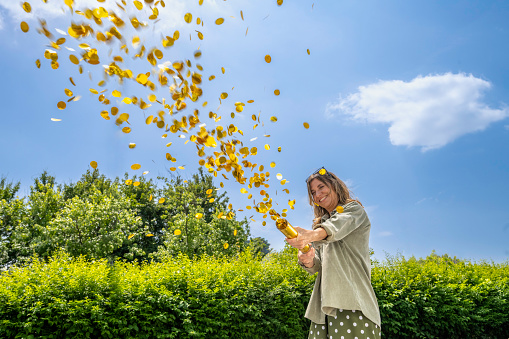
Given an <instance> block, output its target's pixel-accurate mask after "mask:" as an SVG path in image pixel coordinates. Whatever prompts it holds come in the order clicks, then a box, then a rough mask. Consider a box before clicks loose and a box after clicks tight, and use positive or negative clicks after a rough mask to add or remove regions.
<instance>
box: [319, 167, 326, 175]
mask: <svg viewBox="0 0 509 339" xmlns="http://www.w3.org/2000/svg"><path fill="white" fill-rule="evenodd" d="M318 173H320V175H324V174H325V173H327V171H326V170H325V168H322V169H321V170H320V171H319V172H318Z"/></svg>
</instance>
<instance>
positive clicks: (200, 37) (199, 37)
mask: <svg viewBox="0 0 509 339" xmlns="http://www.w3.org/2000/svg"><path fill="white" fill-rule="evenodd" d="M196 32H197V34H198V39H200V40H203V33H202V32H200V31H196Z"/></svg>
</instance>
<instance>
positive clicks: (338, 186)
mask: <svg viewBox="0 0 509 339" xmlns="http://www.w3.org/2000/svg"><path fill="white" fill-rule="evenodd" d="M314 179H317V180H320V181H321V182H323V183H324V184H325V185H326V186H327V187H329V188H330V189H331V190H332V191H334V192H335V193H336V194H337V196H338V205H345V204H347V203H349V202H352V201H356V202H357V203H359V205H361V206H362V204H361V202H360V201H359V200H357V199H354V198H353V197H354V195H353V193H352V191H350V189H348V187H347V186H346V184H345V183H344V182H343V181H342V180H341V179H339V178H338V177H337V176H336V175H335V174H334V173H332V172H329V171H327V172H326V173H325V174H320V173H314V174H312V175H310V176H309V178H308V179H307V180H306V183H307V187H308V197H309V204H310V205H311V206H313V212H314V214H315V219H314V220H313V223H314V224H319V223H320V221H321V218H322V217H323V216H324V215H326V214H328V213H329V212H328V211H327V210H326V209H325V208H323V207H320V206H318V205H317V204H315V202H314V200H313V195H312V194H311V181H313V180H314Z"/></svg>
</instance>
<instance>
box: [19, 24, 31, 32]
mask: <svg viewBox="0 0 509 339" xmlns="http://www.w3.org/2000/svg"><path fill="white" fill-rule="evenodd" d="M20 28H21V30H22V31H23V32H25V33H26V32H28V30H29V27H28V24H27V23H26V22H24V21H22V22H21V24H20Z"/></svg>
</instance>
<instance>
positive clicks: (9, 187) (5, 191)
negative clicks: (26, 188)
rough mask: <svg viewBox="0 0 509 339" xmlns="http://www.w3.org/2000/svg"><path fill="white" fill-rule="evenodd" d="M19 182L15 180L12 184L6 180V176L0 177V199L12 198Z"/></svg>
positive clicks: (7, 199) (17, 189)
mask: <svg viewBox="0 0 509 339" xmlns="http://www.w3.org/2000/svg"><path fill="white" fill-rule="evenodd" d="M20 185H21V183H20V182H17V183H16V184H13V183H12V182H9V183H8V182H7V178H6V177H1V178H0V201H2V200H5V201H6V202H9V201H11V200H12V199H14V196H15V195H16V193H17V192H18V191H19V187H20Z"/></svg>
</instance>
